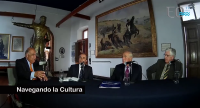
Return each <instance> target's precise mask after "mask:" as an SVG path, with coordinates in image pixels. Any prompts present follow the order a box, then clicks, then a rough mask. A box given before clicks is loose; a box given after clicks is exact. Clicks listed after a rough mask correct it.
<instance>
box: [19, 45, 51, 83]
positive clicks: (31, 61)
mask: <svg viewBox="0 0 200 108" xmlns="http://www.w3.org/2000/svg"><path fill="white" fill-rule="evenodd" d="M41 70H42V69H41V68H40V66H39V62H38V61H36V51H35V49H34V48H28V49H27V50H26V52H25V57H24V58H22V59H17V60H16V75H17V80H18V81H20V80H23V81H24V80H37V79H40V80H43V81H47V80H48V79H47V77H46V75H45V72H44V71H41Z"/></svg>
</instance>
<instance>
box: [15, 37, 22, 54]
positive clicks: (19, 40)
mask: <svg viewBox="0 0 200 108" xmlns="http://www.w3.org/2000/svg"><path fill="white" fill-rule="evenodd" d="M23 51H24V37H23V36H12V52H23Z"/></svg>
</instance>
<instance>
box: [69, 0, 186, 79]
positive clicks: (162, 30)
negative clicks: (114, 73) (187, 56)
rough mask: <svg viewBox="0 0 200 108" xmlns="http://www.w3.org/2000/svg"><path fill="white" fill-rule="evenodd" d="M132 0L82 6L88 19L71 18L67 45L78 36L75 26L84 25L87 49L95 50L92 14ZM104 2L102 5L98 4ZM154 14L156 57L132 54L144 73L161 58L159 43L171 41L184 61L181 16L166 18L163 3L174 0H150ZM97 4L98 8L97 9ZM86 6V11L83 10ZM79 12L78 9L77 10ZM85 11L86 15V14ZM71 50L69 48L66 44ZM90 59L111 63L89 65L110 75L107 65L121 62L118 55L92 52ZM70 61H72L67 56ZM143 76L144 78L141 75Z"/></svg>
mask: <svg viewBox="0 0 200 108" xmlns="http://www.w3.org/2000/svg"><path fill="white" fill-rule="evenodd" d="M131 1H132V0H115V1H113V2H112V3H110V2H109V3H107V5H106V2H108V0H105V1H104V2H102V4H98V3H94V4H93V5H91V6H89V7H87V8H86V9H85V10H83V12H82V13H85V14H86V13H87V12H88V14H91V15H92V17H91V20H90V21H86V20H83V19H78V18H73V20H75V21H76V23H74V24H73V25H72V26H71V38H70V41H71V42H70V46H71V45H72V44H73V42H76V41H77V39H79V33H77V32H80V31H79V30H80V29H81V28H82V27H84V26H88V29H89V33H88V38H89V43H91V50H95V16H96V15H98V14H101V13H103V12H105V11H108V10H110V9H112V8H115V7H117V6H120V5H122V4H125V3H128V2H131ZM103 3H105V5H104V6H103V8H100V7H102V6H100V5H103ZM152 4H153V9H154V16H155V24H156V32H157V50H158V57H145V58H142V57H141V58H134V60H135V61H137V62H138V63H139V64H140V65H141V66H142V72H143V74H144V75H146V69H147V68H148V67H149V66H151V65H152V64H153V63H155V62H156V61H157V59H160V58H163V57H164V56H163V54H164V52H161V43H171V47H173V48H175V49H176V51H177V59H180V61H181V62H182V63H184V47H183V35H182V28H181V20H180V18H177V17H175V18H169V17H168V15H167V6H170V7H177V3H176V1H175V0H152ZM97 8H98V9H97ZM86 10H87V11H86ZM80 13H81V12H80ZM88 14H86V15H88ZM70 50H71V48H70ZM91 61H111V63H96V62H92V64H91V66H92V67H93V73H94V75H99V76H105V77H110V73H109V72H110V68H111V67H112V68H114V67H115V65H117V64H120V63H122V59H121V58H112V59H111V58H110V59H106V58H95V55H92V56H91ZM70 64H73V62H72V61H71V59H70ZM143 79H145V78H144V77H143Z"/></svg>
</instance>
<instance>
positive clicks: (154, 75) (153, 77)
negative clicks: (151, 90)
mask: <svg viewBox="0 0 200 108" xmlns="http://www.w3.org/2000/svg"><path fill="white" fill-rule="evenodd" d="M155 78H156V73H155V72H154V73H152V80H155Z"/></svg>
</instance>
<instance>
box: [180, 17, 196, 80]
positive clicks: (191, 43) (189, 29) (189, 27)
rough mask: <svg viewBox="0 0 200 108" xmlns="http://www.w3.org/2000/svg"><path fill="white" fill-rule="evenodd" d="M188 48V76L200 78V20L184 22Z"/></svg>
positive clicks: (186, 47) (186, 46)
mask: <svg viewBox="0 0 200 108" xmlns="http://www.w3.org/2000/svg"><path fill="white" fill-rule="evenodd" d="M183 30H184V34H185V49H186V77H187V78H193V77H195V78H200V49H199V48H200V20H196V21H187V22H183Z"/></svg>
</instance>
